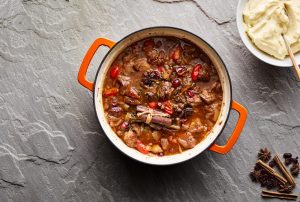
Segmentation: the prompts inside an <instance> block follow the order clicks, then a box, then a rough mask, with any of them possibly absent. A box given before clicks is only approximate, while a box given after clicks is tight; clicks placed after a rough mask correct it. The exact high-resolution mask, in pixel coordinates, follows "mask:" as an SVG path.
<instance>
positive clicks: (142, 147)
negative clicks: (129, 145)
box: [136, 140, 149, 154]
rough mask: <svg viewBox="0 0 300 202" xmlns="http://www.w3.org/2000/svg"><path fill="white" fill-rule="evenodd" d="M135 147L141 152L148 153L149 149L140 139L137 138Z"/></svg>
mask: <svg viewBox="0 0 300 202" xmlns="http://www.w3.org/2000/svg"><path fill="white" fill-rule="evenodd" d="M136 148H137V150H138V151H139V152H141V153H143V154H148V153H149V151H148V150H147V149H146V146H145V145H144V144H143V143H142V142H141V141H140V140H137V142H136Z"/></svg>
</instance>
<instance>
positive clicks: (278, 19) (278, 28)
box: [243, 0, 300, 60]
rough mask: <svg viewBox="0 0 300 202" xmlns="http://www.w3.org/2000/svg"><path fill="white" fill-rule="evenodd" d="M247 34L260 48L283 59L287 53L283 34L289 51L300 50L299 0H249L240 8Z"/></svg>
mask: <svg viewBox="0 0 300 202" xmlns="http://www.w3.org/2000/svg"><path fill="white" fill-rule="evenodd" d="M243 19H244V25H245V29H246V33H247V35H248V37H249V38H250V39H251V41H252V42H253V43H254V44H255V46H256V47H257V48H258V49H260V50H261V51H263V52H265V53H267V54H269V55H271V56H273V57H275V58H277V59H280V60H283V59H284V58H285V57H286V56H287V55H288V52H287V50H286V46H285V43H284V40H283V38H282V34H284V35H285V37H286V39H287V41H288V42H289V43H290V46H291V48H292V51H293V52H294V53H297V52H299V51H300V1H299V0H288V1H287V0H249V1H248V2H247V4H246V6H245V9H244V11H243Z"/></svg>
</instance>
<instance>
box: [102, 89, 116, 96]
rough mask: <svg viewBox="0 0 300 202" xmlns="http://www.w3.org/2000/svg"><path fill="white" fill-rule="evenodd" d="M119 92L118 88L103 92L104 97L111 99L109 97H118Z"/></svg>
mask: <svg viewBox="0 0 300 202" xmlns="http://www.w3.org/2000/svg"><path fill="white" fill-rule="evenodd" d="M118 92H119V89H118V88H109V89H105V90H104V92H103V95H104V96H105V97H109V96H115V95H117V94H118Z"/></svg>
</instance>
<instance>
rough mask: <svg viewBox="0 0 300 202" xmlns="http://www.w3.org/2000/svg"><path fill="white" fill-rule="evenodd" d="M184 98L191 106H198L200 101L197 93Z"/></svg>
mask: <svg viewBox="0 0 300 202" xmlns="http://www.w3.org/2000/svg"><path fill="white" fill-rule="evenodd" d="M186 100H187V102H188V103H189V104H190V105H191V106H193V107H195V106H198V105H200V104H201V103H202V100H201V98H200V96H199V95H198V94H195V95H194V96H193V97H189V96H187V97H186Z"/></svg>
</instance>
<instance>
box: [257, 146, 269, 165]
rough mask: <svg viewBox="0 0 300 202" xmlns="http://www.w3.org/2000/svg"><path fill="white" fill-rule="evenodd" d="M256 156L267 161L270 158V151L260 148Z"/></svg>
mask: <svg viewBox="0 0 300 202" xmlns="http://www.w3.org/2000/svg"><path fill="white" fill-rule="evenodd" d="M257 156H258V159H260V160H262V161H263V162H268V161H269V160H270V159H271V152H270V151H269V150H268V149H267V148H264V149H260V151H259V153H258V155H257Z"/></svg>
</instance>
